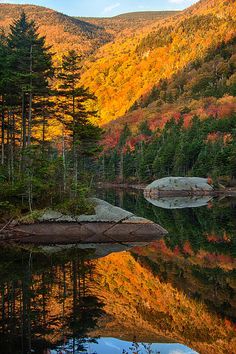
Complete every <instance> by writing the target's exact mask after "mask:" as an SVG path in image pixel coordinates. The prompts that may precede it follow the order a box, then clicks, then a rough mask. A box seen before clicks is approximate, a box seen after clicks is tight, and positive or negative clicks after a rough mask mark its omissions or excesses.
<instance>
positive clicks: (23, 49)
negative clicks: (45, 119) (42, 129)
mask: <svg viewBox="0 0 236 354" xmlns="http://www.w3.org/2000/svg"><path fill="white" fill-rule="evenodd" d="M10 29H11V32H10V34H9V37H8V47H9V49H10V57H9V67H10V70H11V72H12V79H11V86H12V91H13V92H12V93H14V94H15V95H17V96H18V99H19V101H20V102H21V107H22V108H21V116H22V121H21V126H22V128H21V130H22V142H21V143H22V148H23V149H24V148H25V147H26V145H27V143H28V145H30V142H31V130H32V110H33V104H34V102H33V101H34V98H36V97H38V96H44V95H45V94H46V93H47V92H48V89H49V78H50V77H52V74H53V69H52V54H51V53H50V52H49V50H50V47H46V45H45V37H40V36H39V34H38V32H37V30H38V29H37V27H36V25H35V23H34V21H29V20H28V19H27V17H26V15H25V13H24V12H22V14H21V16H20V18H19V19H17V20H16V21H15V22H14V23H13V25H12V26H11V27H10Z"/></svg>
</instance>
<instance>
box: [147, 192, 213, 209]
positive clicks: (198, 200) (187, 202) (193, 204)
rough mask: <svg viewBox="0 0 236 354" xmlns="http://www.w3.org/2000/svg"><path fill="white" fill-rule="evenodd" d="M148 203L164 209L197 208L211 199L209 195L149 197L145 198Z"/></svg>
mask: <svg viewBox="0 0 236 354" xmlns="http://www.w3.org/2000/svg"><path fill="white" fill-rule="evenodd" d="M145 199H146V200H147V201H148V202H149V203H151V204H153V205H155V206H156V207H158V208H164V209H184V208H199V207H202V206H205V205H208V203H209V202H210V201H211V200H212V199H213V197H210V196H206V195H205V196H196V197H195V196H193V197H168V198H163V197H162V198H158V199H151V198H147V197H146V198H145Z"/></svg>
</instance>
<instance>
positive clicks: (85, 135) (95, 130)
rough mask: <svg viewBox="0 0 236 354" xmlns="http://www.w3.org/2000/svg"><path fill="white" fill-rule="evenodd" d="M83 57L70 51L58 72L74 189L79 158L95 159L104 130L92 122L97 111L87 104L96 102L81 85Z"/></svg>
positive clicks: (62, 114) (59, 91) (59, 92)
mask: <svg viewBox="0 0 236 354" xmlns="http://www.w3.org/2000/svg"><path fill="white" fill-rule="evenodd" d="M80 70H81V67H80V57H79V55H78V54H77V52H76V51H74V50H71V51H69V52H68V54H67V55H64V56H63V58H62V65H61V68H60V72H59V73H58V79H59V82H60V83H59V87H58V95H59V96H60V98H61V100H60V104H59V106H60V107H59V108H60V116H59V120H60V121H61V122H62V123H63V125H64V127H65V129H66V131H67V132H68V134H69V135H70V137H71V138H72V151H73V175H74V183H75V187H76V186H77V182H78V158H79V157H82V156H85V155H87V156H92V155H94V154H95V153H96V152H97V151H98V150H99V146H98V144H97V142H98V140H99V138H100V135H101V129H100V128H99V127H98V126H96V125H94V124H93V123H92V122H91V118H92V117H96V112H95V111H92V110H90V109H88V102H89V101H91V100H94V99H95V96H94V95H92V94H90V93H89V91H88V89H86V88H84V87H83V86H80Z"/></svg>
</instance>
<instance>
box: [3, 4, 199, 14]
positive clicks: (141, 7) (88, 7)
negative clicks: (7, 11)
mask: <svg viewBox="0 0 236 354" xmlns="http://www.w3.org/2000/svg"><path fill="white" fill-rule="evenodd" d="M195 2H197V0H64V1H63V0H29V1H27V0H15V1H11V0H4V1H1V0H0V3H14V4H25V3H31V4H35V5H41V6H46V7H50V8H52V9H55V10H58V11H61V12H63V13H65V14H68V15H73V16H96V17H109V16H114V15H118V14H120V13H125V12H131V11H145V10H182V9H184V8H186V7H188V6H190V5H192V4H193V3H195Z"/></svg>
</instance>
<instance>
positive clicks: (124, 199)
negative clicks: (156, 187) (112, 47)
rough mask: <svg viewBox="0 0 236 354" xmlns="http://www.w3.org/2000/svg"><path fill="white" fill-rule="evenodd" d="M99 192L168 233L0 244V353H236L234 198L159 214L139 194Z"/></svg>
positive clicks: (235, 235)
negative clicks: (136, 238)
mask: <svg viewBox="0 0 236 354" xmlns="http://www.w3.org/2000/svg"><path fill="white" fill-rule="evenodd" d="M97 195H98V196H99V197H102V198H103V199H105V200H107V201H108V202H111V203H113V204H115V205H118V206H121V207H123V208H125V209H127V210H129V211H132V212H134V213H135V214H137V215H139V216H143V217H146V218H149V219H151V220H153V221H155V222H157V223H159V224H161V225H162V226H163V227H164V228H166V229H167V230H168V231H169V234H168V236H166V237H165V238H164V239H161V240H158V241H155V242H152V243H151V244H148V245H145V246H140V245H139V246H137V245H134V247H133V248H131V246H132V245H131V246H130V247H128V248H127V246H126V245H122V244H119V245H104V249H102V250H101V249H100V250H95V249H94V248H91V249H89V250H88V249H85V250H83V249H80V248H79V247H77V246H73V245H70V246H67V247H54V246H53V247H43V248H35V247H32V246H27V247H22V246H21V247H20V246H14V247H12V246H8V247H1V249H0V353H6V354H8V353H9V354H10V353H11V354H13V353H17V354H18V353H19V354H22V353H24V354H25V353H31V352H34V353H91V354H92V353H97V354H107V353H111V354H115V353H121V354H122V353H135V352H138V353H140V354H142V353H143V354H145V353H158V352H160V353H161V354H182V353H183V354H186V353H189V354H192V353H196V352H197V353H204V354H208V353H209V354H211V353H212V354H213V353H219V354H220V353H227V354H228V353H230V354H231V353H232V354H233V353H236V351H235V348H236V339H235V338H236V336H235V334H236V332H235V329H236V326H235V319H236V271H235V269H236V218H235V207H236V203H235V200H233V199H224V200H221V201H219V200H212V201H209V202H208V204H207V205H206V206H203V207H199V208H183V209H163V208H159V207H157V206H155V205H153V204H150V203H148V201H146V200H145V199H144V198H143V196H142V193H140V192H134V191H131V192H128V191H121V190H119V191H115V190H107V191H100V192H98V194H97ZM145 343H146V344H145Z"/></svg>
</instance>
